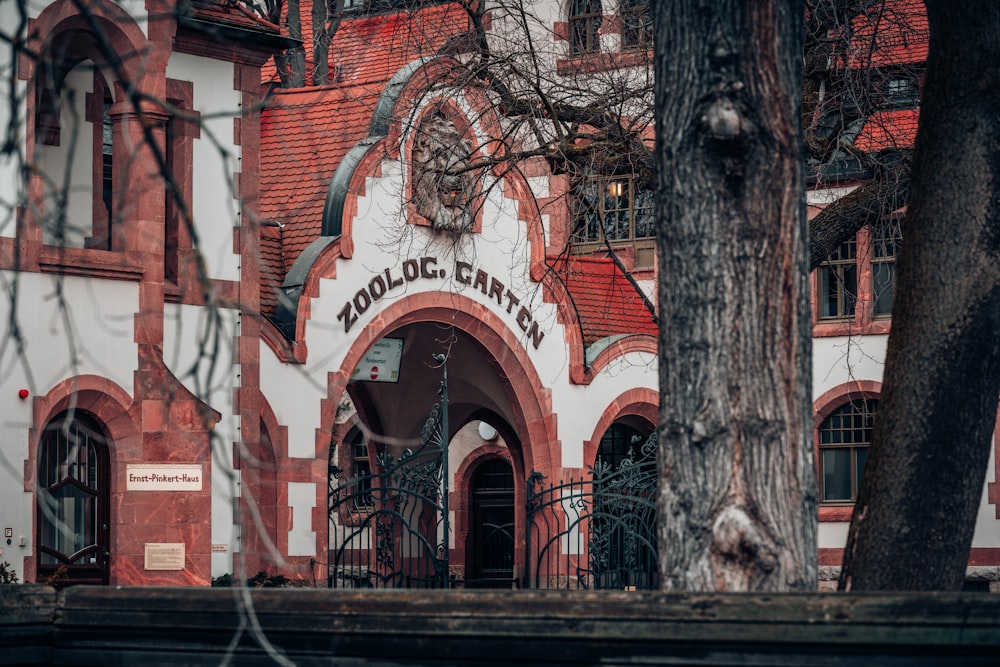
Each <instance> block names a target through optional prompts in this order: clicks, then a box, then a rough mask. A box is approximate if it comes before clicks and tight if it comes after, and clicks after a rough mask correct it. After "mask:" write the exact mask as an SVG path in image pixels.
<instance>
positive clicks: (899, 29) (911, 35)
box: [848, 0, 930, 68]
mask: <svg viewBox="0 0 1000 667" xmlns="http://www.w3.org/2000/svg"><path fill="white" fill-rule="evenodd" d="M852 28H853V31H854V38H853V39H852V42H851V46H852V48H851V54H850V60H849V65H848V66H850V67H856V68H865V67H871V66H872V65H876V66H884V65H903V64H911V63H923V62H926V60H927V42H928V40H929V38H930V29H929V28H928V25H927V11H926V9H925V7H924V3H923V2H922V0H885V3H884V4H879V3H874V4H873V5H872V7H871V8H870V9H869V10H868V11H867V12H866V13H864V14H862V15H861V16H859V17H858V18H856V19H855V20H854V22H853V25H852Z"/></svg>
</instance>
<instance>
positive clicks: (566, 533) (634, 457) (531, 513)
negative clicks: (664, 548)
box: [524, 432, 659, 590]
mask: <svg viewBox="0 0 1000 667" xmlns="http://www.w3.org/2000/svg"><path fill="white" fill-rule="evenodd" d="M639 443H640V439H639V438H635V439H633V441H632V447H631V448H630V449H629V451H628V454H627V456H626V457H625V459H624V460H623V461H622V462H621V464H620V465H619V466H618V467H617V468H615V469H612V468H611V466H609V465H607V464H606V463H604V462H603V461H601V460H600V459H598V461H597V463H596V464H595V465H594V467H593V469H592V470H591V476H590V479H586V478H581V479H580V480H570V481H568V482H565V483H562V484H556V485H552V486H549V487H545V486H544V477H543V476H542V475H541V474H539V473H537V472H536V473H532V475H531V477H529V479H528V507H527V531H526V532H527V535H526V539H525V577H524V586H525V588H595V589H617V590H622V589H626V590H636V589H638V590H654V589H656V588H658V587H659V574H658V566H657V548H656V433H655V432H654V433H653V434H652V435H650V436H649V438H647V439H646V441H645V442H642V444H641V446H638V445H639ZM637 446H638V451H636V447H637Z"/></svg>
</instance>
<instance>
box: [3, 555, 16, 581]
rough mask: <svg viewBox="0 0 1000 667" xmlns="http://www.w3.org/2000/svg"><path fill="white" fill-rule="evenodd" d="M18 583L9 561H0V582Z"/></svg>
mask: <svg viewBox="0 0 1000 667" xmlns="http://www.w3.org/2000/svg"><path fill="white" fill-rule="evenodd" d="M16 583H18V580H17V574H16V573H15V572H14V568H12V567H11V566H10V563H8V562H7V561H4V562H3V563H0V584H16Z"/></svg>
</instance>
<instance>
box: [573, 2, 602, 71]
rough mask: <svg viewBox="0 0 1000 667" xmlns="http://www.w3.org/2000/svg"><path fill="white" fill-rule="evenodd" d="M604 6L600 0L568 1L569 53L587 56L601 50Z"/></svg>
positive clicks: (576, 55) (575, 55)
mask: <svg viewBox="0 0 1000 667" xmlns="http://www.w3.org/2000/svg"><path fill="white" fill-rule="evenodd" d="M603 23H604V6H603V4H602V3H601V0H571V1H570V3H569V12H568V25H569V35H568V41H569V53H570V55H571V56H574V57H579V56H588V55H592V54H595V53H600V52H601V27H602V25H603Z"/></svg>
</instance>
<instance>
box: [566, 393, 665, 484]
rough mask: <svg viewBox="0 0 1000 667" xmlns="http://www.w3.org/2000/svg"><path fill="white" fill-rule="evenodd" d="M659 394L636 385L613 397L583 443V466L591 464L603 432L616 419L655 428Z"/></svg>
mask: <svg viewBox="0 0 1000 667" xmlns="http://www.w3.org/2000/svg"><path fill="white" fill-rule="evenodd" d="M659 406H660V395H659V394H658V393H657V392H655V391H653V390H652V389H649V388H647V387H638V388H635V389H629V390H627V391H625V392H622V393H621V394H620V395H619V396H618V397H617V398H615V399H614V400H613V401H612V402H611V403H610V404H609V405H608V407H607V408H605V409H604V412H603V413H602V414H601V417H600V419H598V420H597V426H595V427H594V433H593V435H591V437H590V440H587V441H586V442H585V443H583V461H584V466H587V465H592V464H593V462H594V459H595V458H597V450H598V448H599V447H600V446H601V438H602V437H604V433H605V432H606V431H607V430H608V429H609V428H611V425H612V424H614V423H615V422H617V421H622V420H623V419H624V420H627V421H631V422H632V423H633V424H635V425H643V426H645V427H648V428H649V430H651V431H652V430H655V429H656V424H657V420H658V419H659V409H660V408H659Z"/></svg>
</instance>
